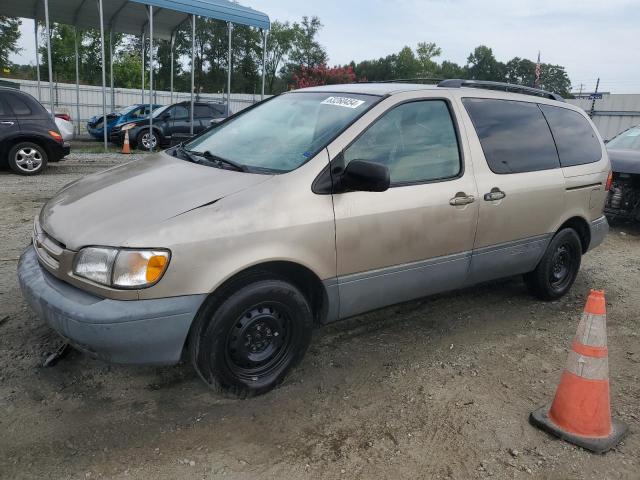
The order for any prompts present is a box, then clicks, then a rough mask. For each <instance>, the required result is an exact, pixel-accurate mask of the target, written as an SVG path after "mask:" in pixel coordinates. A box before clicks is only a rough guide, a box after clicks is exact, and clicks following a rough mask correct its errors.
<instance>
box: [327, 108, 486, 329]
mask: <svg viewBox="0 0 640 480" xmlns="http://www.w3.org/2000/svg"><path fill="white" fill-rule="evenodd" d="M387 105H388V104H387ZM458 129H459V126H458V125H457V123H456V119H455V114H454V107H453V105H452V104H451V103H450V102H449V101H448V100H446V99H417V100H416V99H414V100H412V101H404V102H402V103H399V104H396V105H393V106H391V107H390V108H387V109H386V111H385V112H384V113H382V114H381V115H380V116H379V117H378V118H377V119H376V120H375V121H374V122H373V123H372V124H371V125H369V127H368V128H367V129H366V130H365V131H364V132H362V133H361V134H360V135H359V136H358V137H356V138H355V139H354V140H353V141H352V142H351V143H350V144H349V145H348V146H347V147H346V148H344V149H343V150H342V151H341V152H340V153H339V154H338V155H337V156H336V157H335V158H334V160H333V162H343V163H344V166H346V165H347V164H348V163H349V162H350V161H352V160H356V159H358V160H367V161H371V162H377V163H380V164H382V165H385V166H386V167H387V168H388V169H389V171H390V178H391V186H390V188H389V189H388V190H387V191H385V192H346V193H340V194H335V195H334V211H335V221H336V250H337V270H338V272H337V273H338V288H339V292H340V316H341V317H342V318H344V317H348V316H352V315H356V314H359V313H362V312H365V311H368V310H373V309H376V308H379V307H383V306H386V305H391V304H394V303H399V302H403V301H407V300H411V299H415V298H419V297H423V296H426V295H430V294H433V293H436V292H440V291H445V290H450V289H454V288H457V287H460V286H462V285H463V284H464V282H465V280H466V277H467V271H468V268H469V263H470V259H471V250H472V247H473V239H474V234H475V230H476V221H477V217H478V201H477V200H476V199H477V191H476V185H475V181H474V179H473V172H472V166H471V162H470V159H469V155H468V152H467V146H466V144H464V143H463V142H462V141H461V137H463V136H462V135H459V133H458V131H459V130H458Z"/></svg>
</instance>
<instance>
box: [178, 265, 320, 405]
mask: <svg viewBox="0 0 640 480" xmlns="http://www.w3.org/2000/svg"><path fill="white" fill-rule="evenodd" d="M312 325H313V315H312V313H311V308H310V306H309V302H308V301H307V299H306V298H305V296H304V295H303V294H302V293H301V292H300V291H299V290H298V289H297V288H296V287H295V286H293V285H291V284H289V283H288V282H285V281H283V280H280V279H275V278H264V279H253V280H252V281H251V282H247V283H246V284H245V285H243V286H240V287H239V288H236V289H234V290H232V291H231V292H229V291H228V290H227V291H226V292H224V293H221V294H220V295H217V296H216V295H214V296H213V297H212V298H210V299H209V300H208V301H207V304H206V305H205V306H204V308H203V309H202V311H201V312H200V314H199V316H198V318H197V320H196V323H195V324H194V328H193V329H192V332H191V335H190V341H189V350H190V354H191V360H192V363H193V365H194V367H195V369H196V371H197V372H198V374H199V375H200V377H201V378H202V379H203V380H204V381H205V382H206V383H207V384H208V385H210V386H211V387H212V388H213V389H215V390H223V391H229V392H231V393H232V394H234V395H237V396H239V397H242V398H244V397H249V396H254V395H259V394H262V393H266V392H268V391H269V390H271V389H272V388H274V387H275V386H276V385H278V384H279V383H280V382H281V381H282V380H283V379H284V377H285V375H286V374H287V372H288V371H289V370H290V369H291V368H293V367H294V366H295V365H296V364H297V363H298V362H299V361H300V360H301V359H302V357H303V356H304V354H305V352H306V350H307V347H308V346H309V343H310V341H311V331H312Z"/></svg>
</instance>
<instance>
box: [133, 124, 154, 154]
mask: <svg viewBox="0 0 640 480" xmlns="http://www.w3.org/2000/svg"><path fill="white" fill-rule="evenodd" d="M149 140H151V141H150V142H149ZM137 147H138V150H146V151H148V152H150V151H153V150H155V149H157V148H160V135H158V132H156V131H155V130H154V131H153V132H152V133H151V136H149V129H144V130H141V131H140V133H138V142H137Z"/></svg>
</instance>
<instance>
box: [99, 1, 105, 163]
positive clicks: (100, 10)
mask: <svg viewBox="0 0 640 480" xmlns="http://www.w3.org/2000/svg"><path fill="white" fill-rule="evenodd" d="M98 11H99V13H100V58H101V59H102V136H103V139H104V151H105V152H106V151H107V71H106V65H105V55H104V14H103V12H102V0H98Z"/></svg>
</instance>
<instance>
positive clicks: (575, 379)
mask: <svg viewBox="0 0 640 480" xmlns="http://www.w3.org/2000/svg"><path fill="white" fill-rule="evenodd" d="M607 355H608V352H607V312H606V305H605V299H604V292H603V291H602V290H591V293H590V294H589V298H588V299H587V304H586V305H585V307H584V313H583V314H582V319H581V320H580V324H579V325H578V332H577V333H576V336H575V338H574V340H573V343H572V344H571V352H569V358H568V360H567V365H566V367H565V370H564V372H563V373H562V377H561V378H560V385H559V386H558V389H557V390H556V396H555V398H554V399H553V403H552V404H551V408H550V409H549V410H548V411H547V408H545V407H543V408H540V409H538V410H536V411H534V412H533V413H532V414H531V415H530V416H529V420H530V422H531V423H532V424H533V425H535V426H537V427H539V428H541V429H543V430H545V431H547V432H549V433H552V434H554V435H556V436H557V437H560V438H562V439H563V440H566V441H568V442H571V443H573V444H575V445H579V446H580V447H583V448H586V449H587V450H591V451H593V452H596V453H604V452H606V451H607V450H610V449H611V448H613V447H614V446H615V445H616V444H617V443H618V442H619V441H620V439H622V437H624V436H625V435H626V433H627V430H628V429H627V426H626V425H625V424H623V423H622V422H620V421H618V420H615V419H612V418H611V407H610V405H609V364H608V360H607Z"/></svg>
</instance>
